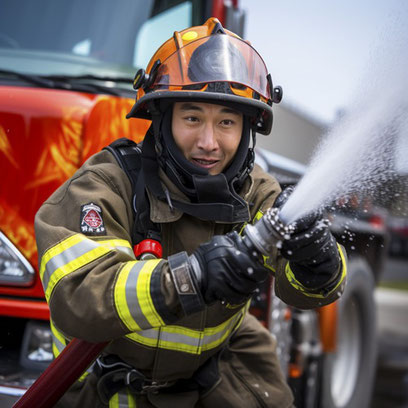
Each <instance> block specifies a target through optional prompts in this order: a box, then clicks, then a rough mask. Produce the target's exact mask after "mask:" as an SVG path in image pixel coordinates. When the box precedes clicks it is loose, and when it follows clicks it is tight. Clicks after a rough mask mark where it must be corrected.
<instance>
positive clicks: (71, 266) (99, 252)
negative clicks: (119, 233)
mask: <svg viewBox="0 0 408 408" xmlns="http://www.w3.org/2000/svg"><path fill="white" fill-rule="evenodd" d="M108 252H111V250H110V249H109V248H107V247H102V246H101V247H97V248H95V249H93V250H91V251H89V252H87V253H85V254H84V255H81V256H79V257H78V258H76V259H73V260H72V261H71V262H68V263H67V264H65V265H64V266H62V267H61V268H58V269H57V270H55V271H54V272H53V273H52V275H51V277H50V280H49V283H48V287H47V288H46V291H45V297H46V299H47V301H49V299H50V296H51V293H52V291H53V290H54V288H55V286H56V285H57V283H58V282H59V281H60V280H61V279H62V278H63V277H65V276H66V275H68V274H70V273H72V272H74V271H76V270H78V269H81V268H82V267H83V266H85V265H87V264H89V263H91V262H93V261H95V260H96V259H98V258H101V257H102V256H103V255H106V254H107V253H108Z"/></svg>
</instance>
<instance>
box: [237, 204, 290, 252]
mask: <svg viewBox="0 0 408 408" xmlns="http://www.w3.org/2000/svg"><path fill="white" fill-rule="evenodd" d="M291 232H292V228H291V226H290V225H286V224H284V223H283V221H282V220H281V218H280V217H279V209H278V208H275V207H272V208H269V209H268V211H267V212H266V213H265V215H264V216H263V217H262V218H261V219H260V220H259V221H257V222H256V223H255V225H250V224H248V225H247V226H246V227H245V236H246V237H247V239H248V240H249V241H250V242H251V243H252V244H253V246H254V247H255V248H256V249H257V250H258V251H259V252H261V253H262V254H263V255H266V256H269V255H270V254H271V253H272V249H273V247H276V246H277V245H278V243H279V242H282V241H283V240H284V239H288V238H289V237H290V234H291Z"/></svg>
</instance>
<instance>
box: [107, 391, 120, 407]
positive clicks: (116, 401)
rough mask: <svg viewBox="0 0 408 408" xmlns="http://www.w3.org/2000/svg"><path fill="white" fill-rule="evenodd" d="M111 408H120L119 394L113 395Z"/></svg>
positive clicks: (110, 402) (110, 403)
mask: <svg viewBox="0 0 408 408" xmlns="http://www.w3.org/2000/svg"><path fill="white" fill-rule="evenodd" d="M109 408H119V394H118V393H116V394H113V395H112V397H111V399H110V400H109Z"/></svg>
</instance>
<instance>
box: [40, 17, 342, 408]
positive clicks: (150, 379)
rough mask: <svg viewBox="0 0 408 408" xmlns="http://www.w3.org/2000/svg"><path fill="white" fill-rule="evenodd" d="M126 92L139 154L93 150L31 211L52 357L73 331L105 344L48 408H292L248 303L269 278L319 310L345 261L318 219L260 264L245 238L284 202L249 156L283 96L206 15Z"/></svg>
mask: <svg viewBox="0 0 408 408" xmlns="http://www.w3.org/2000/svg"><path fill="white" fill-rule="evenodd" d="M134 86H135V88H136V89H137V96H136V103H135V104H134V106H133V108H132V110H131V111H130V113H129V114H128V118H148V119H151V120H152V125H151V127H150V129H149V131H148V132H147V134H146V136H145V139H144V142H143V145H142V146H141V147H140V148H139V147H135V146H132V145H130V144H129V145H128V144H126V142H125V143H124V144H122V145H121V144H120V143H119V148H118V146H116V148H114V147H115V144H113V145H112V146H110V148H108V149H104V150H102V151H101V152H99V153H97V154H96V155H94V156H93V157H91V158H90V159H89V160H88V161H87V162H86V163H85V164H84V165H83V166H82V167H81V168H80V169H79V170H78V171H77V172H76V174H75V175H74V176H73V177H72V178H71V179H69V180H68V181H67V182H66V183H65V184H63V185H62V186H61V187H60V188H59V189H58V190H57V191H56V192H55V193H54V194H53V195H52V196H51V197H50V198H49V199H48V200H47V201H46V202H45V203H44V204H43V205H42V207H41V208H40V210H39V211H38V213H37V215H36V220H35V229H36V239H37V244H38V252H39V256H40V265H41V266H40V276H41V279H42V283H43V287H44V291H45V296H46V299H47V301H48V304H49V307H50V311H51V328H52V333H53V340H54V352H55V355H58V354H59V353H60V352H61V351H62V349H63V348H64V347H65V345H66V344H67V342H68V341H69V339H71V338H73V337H77V338H82V339H85V340H88V341H91V342H105V341H110V343H109V345H108V346H107V348H106V349H105V351H104V353H103V354H102V355H101V356H100V357H99V358H98V359H97V360H96V361H95V363H94V364H93V365H92V366H91V367H90V368H89V369H88V370H87V372H85V373H84V374H83V375H82V377H81V378H80V379H79V380H78V381H77V383H76V384H75V385H74V386H73V387H71V389H70V390H69V391H68V392H67V393H66V394H65V395H64V396H63V398H62V399H61V400H60V402H59V403H58V405H57V406H59V407H70V408H72V407H91V406H92V407H103V406H109V407H119V406H120V407H150V408H152V407H159V408H160V407H172V406H177V407H179V408H187V407H201V408H206V407H211V408H214V407H234V408H239V407H243V408H250V407H279V408H285V407H291V406H292V405H293V397H292V394H291V391H290V389H289V387H288V385H287V384H286V382H285V378H284V375H283V374H282V372H281V369H280V367H279V363H278V359H277V354H276V343H275V340H274V338H273V337H272V336H271V335H270V333H269V332H268V331H267V330H266V329H265V328H263V327H262V325H261V324H260V323H259V322H258V321H257V320H256V319H255V318H254V317H253V316H251V315H250V314H249V313H248V307H249V302H250V299H251V296H252V295H253V294H254V293H256V291H257V289H258V287H259V285H260V284H262V282H264V281H265V280H266V279H268V277H269V276H270V274H272V275H274V279H275V280H274V282H275V291H276V294H277V296H279V297H280V298H281V299H282V300H283V301H284V302H286V303H288V304H290V305H293V306H295V307H298V308H314V307H317V306H322V305H325V304H329V303H331V302H333V301H334V300H336V299H337V298H338V296H339V294H340V293H341V292H342V290H343V287H344V284H345V275H346V272H345V271H346V263H345V258H344V253H343V251H342V249H341V248H340V247H339V246H338V245H337V244H336V242H335V240H334V238H333V236H332V235H331V233H330V231H329V230H328V228H327V226H325V225H324V224H322V223H321V222H319V220H318V217H316V216H309V217H306V218H304V219H301V220H299V221H298V222H297V223H296V230H295V231H294V232H293V234H292V238H290V239H288V240H285V241H284V243H283V246H282V248H281V249H280V250H278V249H276V248H275V249H273V250H272V251H271V253H270V254H268V256H263V255H262V254H260V253H259V252H258V251H257V249H256V248H255V247H251V245H248V244H247V243H246V241H245V242H244V239H243V238H242V236H243V234H244V233H245V228H244V227H245V225H246V224H247V223H252V222H254V221H255V220H257V219H259V218H260V217H261V216H262V214H263V213H264V212H265V211H266V210H267V209H268V208H270V207H271V206H273V205H275V206H280V205H282V204H283V203H284V202H285V200H286V199H287V193H285V194H280V193H281V188H280V186H279V184H278V182H277V181H276V180H275V179H274V178H273V177H271V176H270V175H268V174H266V173H265V172H263V171H262V170H261V169H260V168H259V167H258V166H254V151H253V147H254V143H255V133H260V134H265V135H267V134H269V133H270V131H271V127H272V109H271V106H272V103H273V102H275V103H277V102H279V101H280V98H281V93H282V91H281V89H280V88H279V87H275V88H274V87H273V85H272V80H271V76H270V74H268V71H267V68H266V66H265V64H264V62H263V60H262V59H261V57H260V56H259V54H258V53H257V52H256V51H255V50H254V49H253V48H252V46H251V45H250V44H249V43H248V42H246V41H243V40H242V39H241V38H239V37H238V36H236V35H235V34H234V33H232V32H230V31H228V30H226V29H224V28H223V27H222V25H221V24H220V23H219V21H218V20H217V19H215V18H211V19H209V20H208V21H207V22H206V23H205V24H204V25H202V26H196V27H191V28H188V29H186V30H184V31H181V32H175V34H174V36H173V37H172V38H171V39H169V40H168V41H167V42H165V43H164V44H163V45H162V46H161V47H160V48H159V49H158V50H157V51H156V53H155V54H154V55H153V57H152V59H151V61H150V63H149V65H148V66H147V69H146V71H144V70H140V71H139V72H138V73H137V75H136V77H135V83H134ZM133 120H134V119H133ZM121 143H122V142H121ZM120 155H122V156H123V157H124V160H123V157H122V159H118V156H120ZM118 160H119V162H118ZM121 160H122V161H121ZM123 162H125V163H126V166H127V167H126V166H125V167H124V166H123ZM120 163H122V165H121V164H120ZM277 197H278V199H277ZM310 237H312V238H310ZM159 243H160V244H161V246H160V245H159ZM135 244H138V245H136V246H135V250H136V255H135V252H134V251H133V248H132V247H133V245H135ZM141 253H143V254H141ZM146 254H147V255H148V256H145V255H146ZM152 254H153V255H154V256H152Z"/></svg>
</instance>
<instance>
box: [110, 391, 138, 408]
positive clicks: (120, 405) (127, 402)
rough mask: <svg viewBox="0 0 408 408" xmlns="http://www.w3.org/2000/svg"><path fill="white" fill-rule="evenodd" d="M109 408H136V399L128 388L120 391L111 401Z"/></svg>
mask: <svg viewBox="0 0 408 408" xmlns="http://www.w3.org/2000/svg"><path fill="white" fill-rule="evenodd" d="M109 408H136V400H135V397H134V396H133V395H132V394H131V393H130V392H129V390H128V389H127V388H126V389H124V390H120V391H119V392H117V393H116V394H113V396H112V397H111V399H110V400H109Z"/></svg>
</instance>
